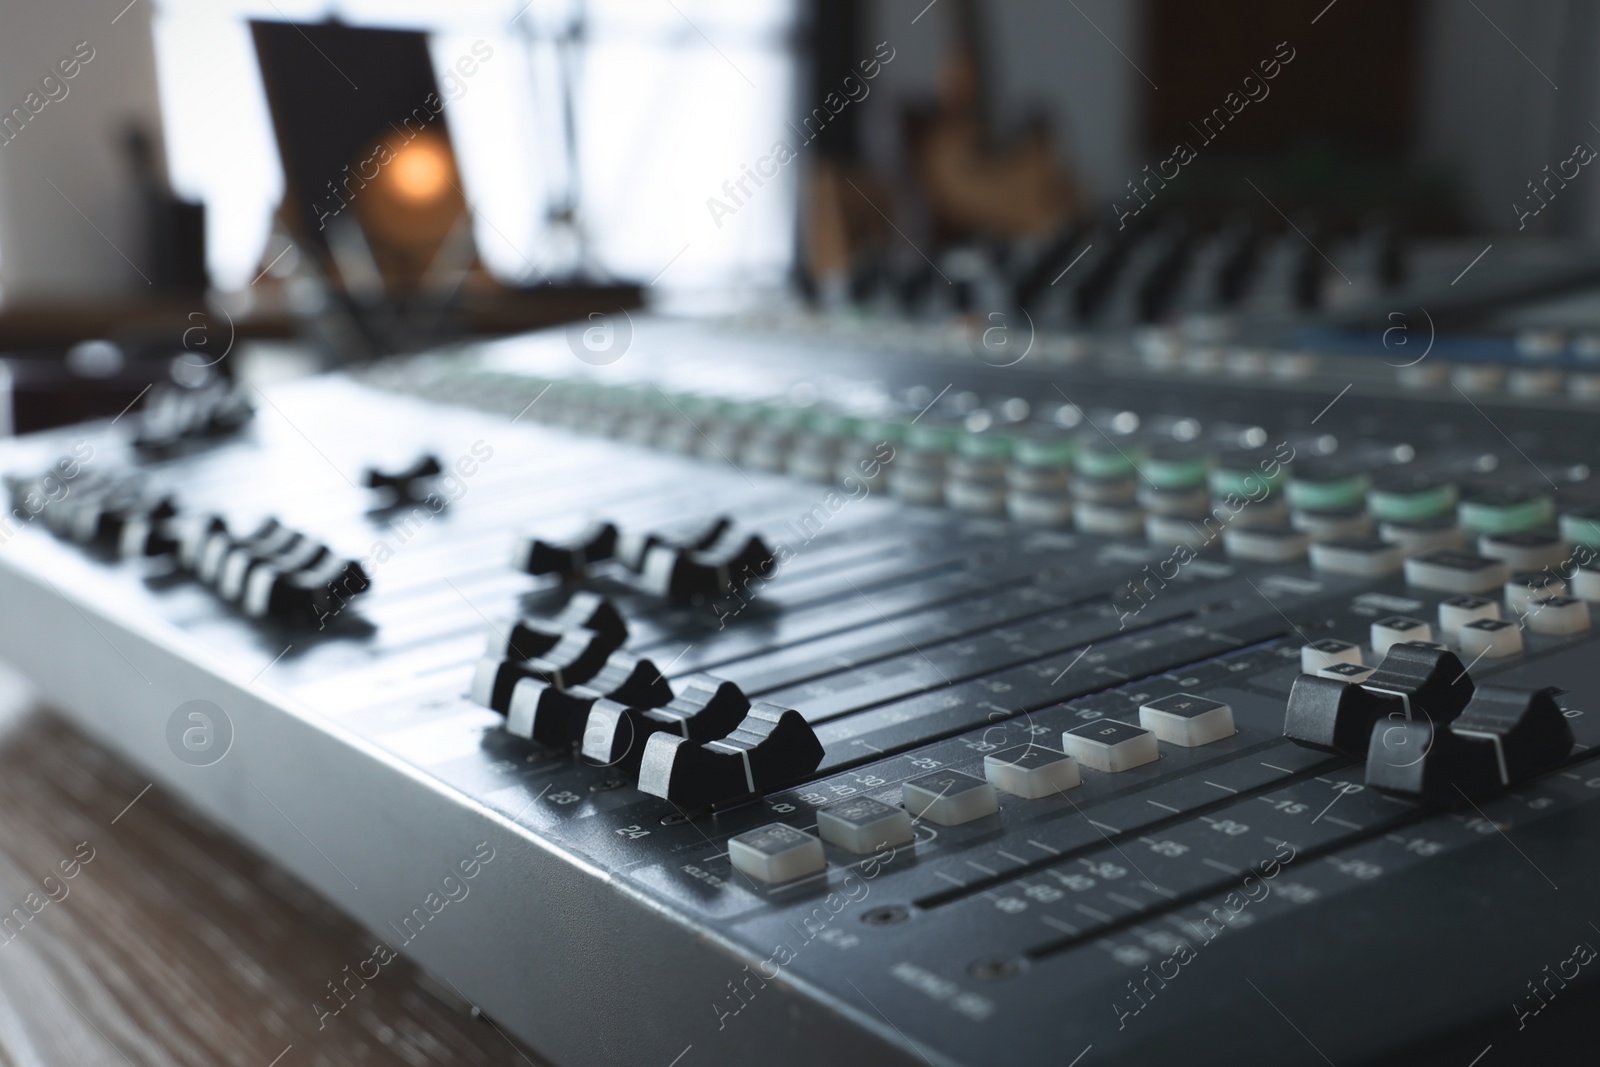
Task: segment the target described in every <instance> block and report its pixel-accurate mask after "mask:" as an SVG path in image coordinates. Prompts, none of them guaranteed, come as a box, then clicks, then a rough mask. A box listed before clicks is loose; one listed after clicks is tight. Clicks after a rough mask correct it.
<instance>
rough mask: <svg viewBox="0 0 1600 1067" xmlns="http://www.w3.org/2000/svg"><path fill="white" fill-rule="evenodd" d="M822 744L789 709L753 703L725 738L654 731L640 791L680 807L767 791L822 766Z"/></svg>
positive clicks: (646, 752)
mask: <svg viewBox="0 0 1600 1067" xmlns="http://www.w3.org/2000/svg"><path fill="white" fill-rule="evenodd" d="M822 755H823V752H822V742H821V741H819V740H817V735H816V733H815V732H814V731H813V730H812V729H811V724H810V723H808V722H806V720H805V718H804V716H802V715H801V714H800V713H799V712H798V711H795V710H793V709H791V708H780V707H778V706H777V705H776V704H756V705H755V706H753V707H752V708H751V709H750V713H749V714H748V715H746V716H745V717H744V721H742V722H741V723H740V724H739V727H738V729H736V730H734V731H733V732H732V733H730V734H729V735H728V736H727V737H723V738H719V739H718V740H715V741H708V742H706V743H704V744H700V743H697V742H695V741H691V740H690V739H688V738H686V737H681V736H679V735H677V734H670V733H659V734H656V735H655V736H654V737H652V738H650V740H649V741H647V742H645V746H644V758H643V760H642V761H641V763H640V766H639V788H640V789H641V790H642V791H643V792H646V793H649V794H651V795H653V796H658V797H664V798H666V799H667V800H670V801H672V803H674V804H676V805H678V806H679V807H680V808H703V807H707V806H708V805H711V804H716V803H718V802H720V801H725V800H734V799H736V798H738V797H743V796H750V795H752V794H760V793H766V792H769V791H771V790H773V789H776V788H778V787H779V786H783V785H786V784H788V783H789V782H793V781H796V780H798V779H800V778H804V777H805V776H806V775H808V774H810V773H811V772H812V771H815V770H816V769H817V767H818V766H819V765H820V764H821V763H822Z"/></svg>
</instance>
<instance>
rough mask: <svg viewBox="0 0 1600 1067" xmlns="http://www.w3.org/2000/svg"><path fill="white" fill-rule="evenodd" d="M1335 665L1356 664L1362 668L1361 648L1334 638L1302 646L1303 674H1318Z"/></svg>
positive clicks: (1301, 664)
mask: <svg viewBox="0 0 1600 1067" xmlns="http://www.w3.org/2000/svg"><path fill="white" fill-rule="evenodd" d="M1335 663H1354V664H1356V665H1357V666H1360V664H1361V649H1360V647H1359V646H1357V645H1352V644H1351V643H1350V642H1349V641H1340V640H1338V639H1337V638H1333V637H1325V638H1323V639H1322V640H1321V641H1313V642H1311V643H1310V644H1309V645H1301V646H1300V671H1301V673H1303V674H1316V673H1317V672H1318V671H1320V670H1321V669H1322V668H1324V667H1331V666H1333V665H1334V664H1335Z"/></svg>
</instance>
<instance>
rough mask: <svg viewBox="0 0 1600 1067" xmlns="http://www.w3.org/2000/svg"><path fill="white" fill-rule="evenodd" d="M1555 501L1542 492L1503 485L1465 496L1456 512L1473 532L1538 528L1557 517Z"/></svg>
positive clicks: (1505, 531)
mask: <svg viewBox="0 0 1600 1067" xmlns="http://www.w3.org/2000/svg"><path fill="white" fill-rule="evenodd" d="M1555 513H1556V505H1555V501H1553V500H1551V499H1550V497H1548V496H1547V495H1545V494H1543V493H1535V492H1527V491H1524V490H1518V489H1502V490H1496V491H1494V492H1489V493H1481V494H1479V495H1477V496H1475V497H1473V498H1472V499H1470V500H1463V501H1462V502H1461V504H1460V505H1459V508H1458V510H1457V512H1456V514H1457V517H1458V518H1459V519H1460V520H1461V525H1462V526H1463V527H1464V528H1465V529H1467V530H1470V531H1471V532H1473V533H1489V534H1494V533H1511V532H1513V531H1515V530H1537V529H1539V528H1540V527H1542V526H1548V525H1550V523H1551V522H1553V521H1554V520H1555Z"/></svg>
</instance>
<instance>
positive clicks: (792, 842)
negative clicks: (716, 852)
mask: <svg viewBox="0 0 1600 1067" xmlns="http://www.w3.org/2000/svg"><path fill="white" fill-rule="evenodd" d="M728 859H729V860H730V861H731V862H732V863H733V866H734V867H735V868H736V869H737V870H740V871H743V872H744V873H745V874H748V875H749V876H750V877H752V878H758V879H760V880H761V881H763V882H771V883H777V882H792V881H794V880H795V879H796V878H804V877H805V876H806V875H808V874H816V873H817V872H818V871H823V870H827V867H828V860H827V857H825V856H824V855H823V854H822V842H821V841H818V840H817V839H816V838H814V837H812V836H811V835H810V834H808V833H806V832H805V831H804V830H796V829H795V828H794V827H792V826H790V825H789V824H788V823H786V822H775V823H768V824H767V825H766V826H763V827H760V828H759V829H755V830H746V831H745V832H744V833H742V834H736V835H734V836H733V837H730V838H729V839H728Z"/></svg>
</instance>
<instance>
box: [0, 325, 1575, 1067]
mask: <svg viewBox="0 0 1600 1067" xmlns="http://www.w3.org/2000/svg"><path fill="white" fill-rule="evenodd" d="M771 327H772V323H770V322H760V321H755V320H749V321H742V322H737V323H724V324H721V325H718V326H708V325H701V324H692V323H677V322H671V321H665V320H656V319H650V318H646V317H642V316H641V317H640V318H639V319H638V321H636V322H635V323H634V324H633V331H632V347H631V349H630V350H629V351H628V352H627V353H626V358H621V359H618V360H616V361H614V362H611V363H608V364H606V365H603V366H602V365H595V364H594V363H593V362H592V361H579V360H575V359H574V358H573V354H572V350H571V349H570V348H569V344H568V339H567V336H566V334H565V333H564V332H561V331H556V332H551V333H548V334H539V335H533V336H531V337H524V338H517V339H513V340H509V341H504V342H497V343H492V344H486V345H481V346H475V347H472V348H470V349H467V350H463V351H456V352H450V353H443V354H436V355H429V356H422V357H415V358H411V359H406V360H400V361H393V362H388V363H381V364H376V365H373V366H371V367H368V368H364V369H361V370H358V371H352V372H348V373H346V374H343V375H337V376H327V377H322V378H317V379H313V380H309V381H304V382H300V383H295V384H290V385H285V386H279V387H274V388H271V389H268V390H265V391H263V392H259V393H257V392H256V391H253V390H252V391H249V392H248V393H247V394H237V395H236V394H232V393H227V394H218V395H217V396H214V397H212V398H210V400H209V401H208V403H209V405H210V407H208V409H207V410H213V409H214V410H215V411H216V412H217V413H218V414H217V416H216V417H212V418H200V417H197V416H181V417H180V416H176V415H173V414H172V411H173V410H175V409H174V407H173V404H174V402H173V401H171V400H163V401H162V402H161V404H162V407H161V408H160V409H159V411H160V412H161V413H160V414H158V415H156V416H155V417H154V421H153V422H152V423H151V424H150V427H149V428H147V429H149V432H144V431H140V432H135V433H133V434H128V433H125V432H123V431H125V430H126V427H125V426H114V425H107V424H95V425H86V426H79V427H72V428H69V429H66V430H61V431H51V432H47V433H43V434H36V435H33V436H31V437H28V438H23V439H19V440H16V441H12V442H7V443H6V445H5V447H4V449H3V450H0V469H3V470H4V471H5V472H6V474H7V476H8V485H9V488H10V493H11V497H12V500H11V505H12V506H11V510H10V512H9V515H8V516H7V519H6V520H5V525H4V526H3V527H0V540H3V541H4V544H3V545H0V590H3V593H0V595H3V596H4V597H5V600H6V602H7V603H8V604H10V605H11V606H12V612H13V617H14V618H25V619H27V620H29V625H27V626H25V627H11V628H8V629H6V630H5V631H4V638H3V640H4V647H3V648H0V653H3V654H4V655H5V656H6V658H7V659H9V660H11V661H14V662H16V663H18V664H19V665H22V666H23V667H25V668H28V669H29V670H30V671H32V673H33V674H34V675H35V676H36V678H37V679H38V681H39V683H40V685H41V687H42V688H43V689H44V691H45V692H46V693H47V694H48V695H49V696H50V697H51V698H52V699H53V700H54V701H55V702H56V703H57V704H59V705H60V706H61V707H62V708H64V709H65V710H67V711H68V712H70V713H71V714H72V715H73V716H74V717H75V718H76V719H78V720H79V721H81V722H82V723H84V724H85V725H86V726H87V727H88V728H89V729H91V730H93V731H94V732H96V733H97V734H99V735H100V736H103V737H104V738H106V739H107V740H108V741H109V742H110V743H111V744H113V745H115V746H117V747H119V748H120V749H122V750H123V751H125V752H126V753H127V754H128V755H129V757H130V758H132V759H133V760H135V761H136V762H137V763H139V764H140V765H142V766H144V767H146V768H148V769H149V771H150V773H151V774H152V775H153V776H156V777H158V778H160V779H161V780H162V781H164V782H165V783H167V784H168V785H169V786H170V787H171V788H173V789H175V790H176V791H178V792H180V793H182V794H183V795H185V796H186V797H187V798H189V799H190V800H191V801H192V802H193V803H195V804H196V805H197V806H198V807H200V808H201V809H202V810H203V811H205V812H207V813H208V814H209V815H211V816H212V817H214V818H216V819H217V820H219V821H221V822H223V823H225V824H226V825H228V826H229V827H231V828H232V829H233V830H235V831H236V832H237V833H239V834H240V835H242V836H243V837H245V838H246V839H248V840H249V841H251V842H252V843H253V844H255V845H256V846H257V847H259V848H261V849H262V850H264V851H265V852H267V853H269V854H271V855H272V856H274V857H275V858H276V859H278V860H279V861H280V862H282V863H283V864H285V865H286V866H287V867H289V868H290V869H292V870H293V871H295V872H296V873H297V874H298V875H299V876H300V877H302V878H304V879H305V880H306V881H307V882H309V883H310V884H312V885H313V886H315V887H316V888H317V889H318V890H319V891H321V892H323V893H325V894H326V895H327V896H328V897H330V898H331V899H333V900H334V901H336V902H337V903H338V904H339V905H340V906H341V907H343V908H344V909H346V910H347V911H349V912H350V913H351V914H353V915H354V916H356V917H357V918H359V919H360V920H362V921H363V922H364V923H365V924H366V925H367V926H368V927H369V928H370V929H371V930H372V931H373V936H374V937H375V938H379V939H382V940H383V941H384V942H385V943H387V944H388V945H389V946H390V947H391V948H392V949H393V950H395V951H399V952H404V953H407V954H410V955H411V956H413V958H415V959H416V960H418V961H419V962H420V963H421V964H422V965H423V966H425V967H427V968H428V969H430V970H432V971H434V972H435V973H437V974H439V975H440V976H442V977H444V978H446V979H448V981H449V982H451V983H452V984H454V985H455V986H456V987H457V988H458V989H459V990H460V991H461V992H462V993H463V994H464V995H465V996H467V997H468V998H469V999H471V1001H472V1002H473V1003H474V1004H475V1005H478V1006H480V1007H481V1008H482V1010H483V1011H484V1012H485V1013H486V1014H487V1015H488V1016H490V1017H491V1018H493V1019H494V1020H495V1021H496V1022H497V1023H498V1024H499V1025H501V1026H503V1027H504V1028H506V1029H507V1030H508V1031H511V1032H515V1033H517V1034H518V1035H520V1036H522V1037H523V1038H525V1039H526V1040H527V1041H529V1042H530V1043H531V1044H532V1045H533V1046H534V1047H536V1048H538V1049H540V1050H541V1051H542V1052H544V1053H546V1054H547V1055H549V1056H550V1057H551V1058H552V1059H553V1060H555V1061H556V1062H558V1063H562V1064H567V1063H571V1064H582V1063H594V1064H612V1063H622V1062H628V1063H644V1064H652V1063H659V1064H661V1065H663V1067H665V1065H669V1064H681V1065H682V1067H692V1065H693V1064H695V1063H717V1064H720V1063H765V1064H773V1065H780V1064H811V1063H816V1062H819V1061H821V1060H824V1059H825V1060H827V1061H829V1062H834V1063H839V1064H846V1063H862V1064H891V1063H893V1064H919V1063H926V1064H967V1065H975V1064H1020V1063H1027V1064H1033V1063H1038V1064H1047V1063H1048V1064H1060V1065H1063V1067H1066V1065H1069V1064H1077V1063H1079V1062H1082V1063H1083V1064H1085V1065H1089V1064H1094V1063H1129V1064H1133V1063H1156V1062H1164V1061H1165V1062H1184V1063H1225V1062H1226V1063H1232V1062H1241V1061H1243V1062H1249V1061H1254V1062H1266V1063H1275V1064H1284V1063H1322V1062H1332V1063H1339V1064H1347V1063H1389V1062H1393V1063H1401V1062H1404V1063H1432V1062H1440V1063H1460V1064H1467V1063H1468V1062H1469V1061H1471V1060H1472V1057H1473V1056H1475V1055H1478V1054H1480V1053H1482V1052H1483V1051H1484V1050H1485V1046H1489V1047H1490V1048H1491V1049H1492V1051H1490V1052H1489V1053H1488V1055H1489V1057H1490V1058H1487V1059H1485V1060H1484V1062H1485V1063H1486V1064H1492V1063H1495V1062H1534V1061H1536V1060H1538V1059H1539V1058H1540V1057H1545V1061H1546V1062H1549V1061H1551V1059H1552V1058H1553V1057H1556V1056H1557V1054H1558V1053H1562V1052H1565V1051H1566V1050H1568V1049H1570V1048H1572V1047H1573V1043H1575V1042H1576V1041H1577V1040H1578V1037H1577V1036H1576V1035H1580V1034H1581V1033H1582V1030H1581V1020H1580V1019H1576V1018H1574V1017H1573V1016H1572V1013H1573V1012H1574V1011H1575V1010H1577V1009H1574V1008H1573V1005H1574V1004H1576V1005H1578V1006H1579V1007H1581V1005H1582V1004H1583V1003H1584V1002H1583V1001H1582V1000H1581V999H1580V998H1579V997H1576V996H1569V997H1566V998H1563V999H1561V1000H1554V999H1552V998H1551V997H1550V995H1549V994H1548V992H1546V993H1545V995H1544V996H1543V997H1541V996H1540V990H1541V989H1544V988H1547V987H1543V986H1541V985H1540V982H1542V981H1545V979H1544V978H1543V977H1542V975H1543V973H1544V972H1542V971H1541V968H1543V967H1544V966H1545V965H1546V964H1547V963H1548V962H1549V961H1551V960H1556V959H1565V958H1567V957H1569V956H1571V954H1572V945H1573V944H1574V942H1578V943H1580V944H1584V943H1588V942H1589V941H1590V939H1591V938H1593V937H1596V936H1600V935H1597V934H1596V933H1595V930H1594V928H1593V927H1592V925H1591V921H1590V920H1591V919H1592V918H1600V916H1594V915H1592V914H1591V913H1590V912H1589V911H1587V910H1585V908H1586V902H1588V901H1590V900H1592V887H1593V886H1594V885H1595V878H1596V877H1597V876H1600V860H1597V859H1596V854H1595V850H1594V848H1593V842H1594V841H1595V840H1596V839H1597V835H1600V806H1597V805H1596V804H1595V803H1594V800H1595V798H1596V797H1597V796H1600V770H1597V769H1596V767H1595V765H1594V764H1593V763H1592V761H1591V757H1592V756H1593V755H1594V754H1595V751H1596V749H1595V746H1597V745H1600V717H1597V715H1595V714H1590V712H1593V711H1595V708H1596V697H1597V696H1600V679H1597V677H1596V675H1595V673H1594V671H1593V670H1592V663H1593V656H1594V645H1593V638H1592V631H1591V629H1590V625H1591V618H1592V612H1593V607H1592V605H1594V604H1595V603H1596V602H1597V601H1600V563H1597V559H1596V556H1597V552H1600V477H1597V476H1596V474H1595V472H1594V471H1592V470H1591V468H1590V463H1591V461H1592V458H1593V442H1594V439H1595V438H1594V429H1593V427H1594V417H1595V416H1594V410H1593V405H1594V403H1595V397H1596V396H1600V390H1596V389H1595V388H1594V383H1593V381H1591V379H1594V378H1596V377H1597V375H1600V369H1596V368H1592V367H1591V365H1590V364H1589V363H1588V362H1587V361H1586V358H1585V357H1584V356H1583V353H1582V352H1581V351H1579V350H1578V349H1577V348H1576V347H1574V348H1573V349H1572V350H1571V351H1570V352H1568V351H1565V350H1563V351H1562V352H1558V353H1556V354H1555V355H1554V356H1551V355H1550V354H1549V352H1548V348H1549V346H1548V345H1546V346H1544V347H1543V348H1541V347H1540V346H1538V345H1532V346H1529V345H1524V346H1523V347H1524V349H1526V350H1527V351H1528V352H1529V353H1532V354H1530V355H1528V356H1527V357H1526V359H1525V361H1524V362H1523V363H1516V362H1512V363H1510V364H1507V363H1504V362H1503V361H1502V362H1495V360H1499V359H1500V358H1501V357H1500V356H1498V355H1497V356H1494V357H1493V358H1492V359H1491V358H1487V357H1485V358H1478V359H1476V360H1474V359H1466V358H1465V357H1461V351H1465V349H1461V350H1460V351H1458V352H1457V353H1456V354H1455V355H1451V354H1450V352H1448V351H1446V350H1441V353H1440V356H1439V357H1438V358H1436V359H1433V360H1424V361H1422V362H1420V363H1416V364H1413V365H1411V366H1410V367H1395V366H1394V365H1393V364H1389V365H1385V362H1384V361H1383V360H1378V359H1373V358H1371V357H1370V356H1365V355H1359V354H1344V355H1341V354H1340V351H1341V350H1340V349H1339V348H1338V347H1337V346H1336V345H1331V344H1319V345H1317V346H1316V347H1306V346H1300V347H1276V346H1272V345H1265V344H1261V345H1258V344H1256V343H1255V342H1253V341H1251V342H1249V343H1244V342H1239V343H1230V344H1228V345H1219V344H1218V343H1216V342H1213V341H1211V340H1200V341H1197V340H1195V339H1194V338H1193V337H1192V336H1190V335H1186V334H1184V333H1183V332H1181V331H1178V330H1174V329H1166V330H1159V331H1146V332H1142V333H1138V334H1129V335H1126V336H1123V337H1120V338H1119V339H1116V340H1107V339H1104V338H1096V339H1089V340H1086V339H1084V338H1081V337H1069V336H1066V335H1048V334H1044V333H1040V334H1039V335H1038V336H1036V337H1024V338H1019V340H1023V341H1027V343H1028V344H1029V345H1030V347H1029V348H1028V350H1027V353H1026V354H1025V355H1024V356H1022V357H1020V358H1014V359H1013V358H1012V357H1007V358H1008V359H1010V360H1011V362H1009V363H1007V364H1006V365H1004V366H1001V365H1000V364H1001V363H1005V362H1006V361H1005V360H997V359H995V358H992V357H993V355H994V349H993V347H992V346H991V345H989V341H986V340H985V338H986V337H987V336H988V335H987V334H985V333H984V332H983V329H984V328H982V327H980V328H972V329H967V330H964V331H962V330H956V329H952V328H948V327H938V328H934V327H922V328H911V327H909V326H907V327H903V328H897V329H895V330H892V331H891V330H879V329H875V328H872V327H869V326H867V325H864V324H863V325H860V326H858V327H856V328H847V327H844V326H840V325H838V324H834V325H832V326H828V327H823V326H821V325H818V324H816V323H809V324H801V323H789V324H787V328H785V329H783V330H781V331H779V330H774V329H772V328H771ZM1324 339H1325V338H1324ZM989 340H992V338H989ZM1307 344H1308V345H1309V344H1310V342H1307ZM1448 347H1449V346H1445V349H1448ZM1510 358H1511V359H1512V360H1513V361H1514V360H1516V359H1523V357H1520V356H1516V355H1515V354H1513V355H1512V356H1511V357H1510ZM1522 372H1528V373H1527V375H1526V378H1527V381H1528V383H1530V384H1529V387H1528V388H1526V389H1522V390H1519V391H1518V392H1517V393H1510V392H1507V393H1500V392H1496V391H1494V390H1492V389H1489V390H1485V389H1483V388H1479V387H1480V386H1482V385H1483V383H1484V382H1485V381H1487V380H1488V379H1491V378H1493V379H1495V380H1496V381H1503V380H1504V378H1505V376H1506V374H1511V375H1517V374H1521V373H1522ZM1534 372H1537V375H1535V374H1534ZM1536 377H1537V381H1535V378H1536ZM1535 384H1537V385H1538V388H1537V389H1534V388H1533V385H1535ZM252 409H253V414H251V410H252ZM157 425H159V426H160V427H164V429H163V430H162V432H161V433H160V434H159V435H157V434H155V432H154V427H156V426H157ZM174 427H191V428H199V429H198V432H178V431H177V430H176V429H174ZM155 436H159V437H160V444H161V447H159V448H153V447H151V444H150V442H151V440H152V438H153V437H155ZM69 472H70V473H69ZM194 702H203V703H204V705H205V707H206V708H208V709H210V710H209V711H208V712H207V714H208V715H209V716H210V718H209V719H208V720H207V727H206V729H207V730H216V731H218V733H217V736H215V737H213V736H211V735H210V734H209V733H208V734H207V735H206V737H205V738H203V739H202V740H203V742H204V743H203V744H198V745H195V744H190V743H189V742H188V741H187V740H181V739H184V738H188V737H189V734H188V733H185V732H184V730H183V729H182V726H183V725H184V723H185V722H186V720H184V719H183V718H182V716H181V715H180V713H186V711H185V709H190V708H191V707H192V705H193V704H194ZM174 721H177V722H178V724H179V727H180V728H179V729H178V730H176V732H174V730H173V723H174ZM175 737H176V738H180V740H172V739H173V738H175ZM485 850H493V851H492V852H488V853H486V851H485ZM485 854H490V855H498V856H502V857H504V858H500V859H497V860H496V861H495V862H494V864H493V866H492V867H486V868H482V871H483V877H481V878H478V879H476V880H475V881H474V883H473V887H472V889H473V892H472V896H471V899H470V900H463V901H462V902H460V903H457V904H456V905H455V906H454V907H451V908H449V909H448V910H445V909H444V903H443V901H444V899H445V898H444V897H441V896H440V893H441V892H443V893H444V894H445V895H446V896H448V895H449V894H450V892H451V890H450V886H451V884H452V883H454V882H455V881H456V879H455V872H456V871H457V870H458V869H459V870H461V871H466V870H468V869H469V868H468V865H469V864H471V863H472V862H473V857H474V856H476V857H477V858H478V861H479V862H481V861H482V857H483V855H485ZM441 886H442V887H443V889H442V890H441V889H440V887H441ZM1592 955H1593V953H1592V950H1591V951H1590V956H1591V957H1592ZM1569 962H1570V961H1569ZM1530 977H1531V978H1532V981H1530ZM1565 980H1566V982H1570V983H1574V984H1578V985H1580V986H1582V985H1584V978H1583V977H1582V976H1580V977H1578V978H1572V977H1570V976H1568V977H1566V979H1565ZM1564 987H1565V986H1564V985H1563V988H1564ZM1587 988H1588V989H1590V990H1592V988H1593V987H1592V985H1589V986H1587ZM334 1007H336V1005H316V1004H313V1005H310V1006H308V1009H307V1010H308V1011H318V1010H320V1011H331V1010H333V1008H334ZM1546 1007H1548V1008H1549V1010H1548V1011H1545V1008H1546ZM1563 1012H1566V1013H1567V1014H1563ZM1541 1015H1542V1017H1540V1016H1541ZM1497 1056H1504V1057H1506V1058H1505V1059H1495V1058H1494V1057H1497ZM1530 1057H1532V1058H1531V1059H1530Z"/></svg>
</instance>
